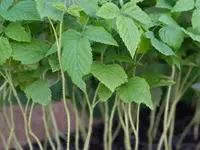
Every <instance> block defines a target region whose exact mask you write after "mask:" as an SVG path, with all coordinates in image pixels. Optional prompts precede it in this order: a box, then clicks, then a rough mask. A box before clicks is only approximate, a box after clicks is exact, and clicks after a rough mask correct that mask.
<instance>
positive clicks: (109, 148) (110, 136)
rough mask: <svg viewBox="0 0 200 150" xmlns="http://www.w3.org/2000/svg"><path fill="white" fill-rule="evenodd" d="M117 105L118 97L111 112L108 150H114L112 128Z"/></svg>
mask: <svg viewBox="0 0 200 150" xmlns="http://www.w3.org/2000/svg"><path fill="white" fill-rule="evenodd" d="M117 104H118V97H117V96H116V97H115V102H114V105H113V108H112V110H111V114H110V119H109V127H108V150H112V142H113V139H112V126H113V119H114V115H115V110H116V107H117ZM105 123H106V122H105Z"/></svg>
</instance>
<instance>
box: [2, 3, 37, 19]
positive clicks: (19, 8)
mask: <svg viewBox="0 0 200 150" xmlns="http://www.w3.org/2000/svg"><path fill="white" fill-rule="evenodd" d="M0 14H1V15H2V16H3V18H5V19H6V20H9V21H22V20H40V16H39V14H38V11H37V9H36V3H35V1H20V2H18V3H17V4H16V5H14V6H13V7H12V8H10V9H8V11H3V12H2V11H0Z"/></svg>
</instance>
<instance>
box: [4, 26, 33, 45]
mask: <svg viewBox="0 0 200 150" xmlns="http://www.w3.org/2000/svg"><path fill="white" fill-rule="evenodd" d="M5 34H6V36H8V37H9V38H11V39H12V40H16V41H18V42H30V41H31V36H30V34H29V33H28V32H27V31H26V29H25V28H24V27H23V26H22V25H21V24H19V23H11V24H9V25H8V26H7V28H6V29H5Z"/></svg>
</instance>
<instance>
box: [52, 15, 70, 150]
mask: <svg viewBox="0 0 200 150" xmlns="http://www.w3.org/2000/svg"><path fill="white" fill-rule="evenodd" d="M49 22H50V24H51V27H52V29H53V33H54V36H55V39H56V45H57V54H58V61H59V65H60V68H61V69H60V71H61V78H62V94H63V95H62V96H63V101H64V108H65V112H66V115H67V123H68V126H67V127H68V128H67V129H68V130H67V150H70V148H69V146H70V131H71V121H70V120H71V119H70V113H69V109H68V108H67V102H66V86H65V74H64V71H63V68H62V61H61V46H62V28H63V19H62V21H61V22H60V31H59V34H60V38H59V39H58V37H57V33H56V29H55V27H54V25H53V23H52V21H51V20H50V19H49Z"/></svg>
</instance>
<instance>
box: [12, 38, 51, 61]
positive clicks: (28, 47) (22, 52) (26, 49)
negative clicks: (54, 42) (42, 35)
mask: <svg viewBox="0 0 200 150" xmlns="http://www.w3.org/2000/svg"><path fill="white" fill-rule="evenodd" d="M11 46H12V49H13V53H12V56H13V58H14V59H15V60H18V61H21V62H22V64H32V63H35V62H38V61H40V60H41V59H43V58H44V57H45V55H46V53H47V51H48V45H47V44H46V43H44V42H41V41H39V40H33V41H31V42H30V43H12V44H11Z"/></svg>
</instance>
